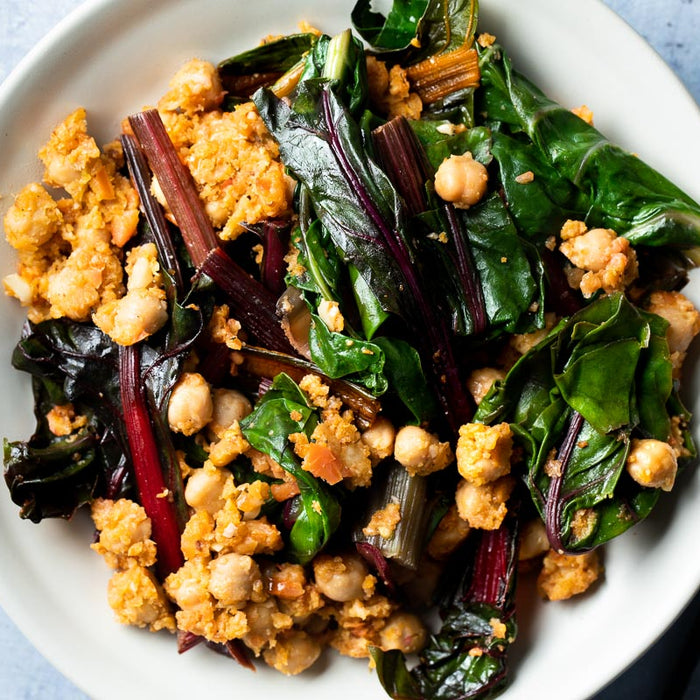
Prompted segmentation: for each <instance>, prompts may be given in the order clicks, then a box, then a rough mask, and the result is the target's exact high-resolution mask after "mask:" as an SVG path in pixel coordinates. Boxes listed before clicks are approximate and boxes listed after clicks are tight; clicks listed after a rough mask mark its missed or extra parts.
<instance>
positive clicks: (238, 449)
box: [209, 421, 250, 467]
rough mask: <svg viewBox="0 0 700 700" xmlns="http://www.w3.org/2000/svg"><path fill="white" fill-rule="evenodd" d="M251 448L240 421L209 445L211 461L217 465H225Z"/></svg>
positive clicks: (235, 422)
mask: <svg viewBox="0 0 700 700" xmlns="http://www.w3.org/2000/svg"><path fill="white" fill-rule="evenodd" d="M249 448H250V445H249V444H248V441H247V440H246V439H245V437H243V431H242V430H241V426H240V424H239V423H238V421H234V422H233V423H232V424H231V425H230V426H229V427H228V428H226V430H224V431H223V432H222V433H221V434H220V435H219V440H218V441H217V442H212V443H211V445H210V447H209V461H210V462H211V463H212V464H213V465H214V466H215V467H225V466H226V465H228V464H231V462H233V460H234V459H237V458H238V457H239V456H240V455H242V454H243V453H244V452H245V451H246V450H248V449H249Z"/></svg>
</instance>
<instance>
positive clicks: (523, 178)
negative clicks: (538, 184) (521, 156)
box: [515, 170, 535, 185]
mask: <svg viewBox="0 0 700 700" xmlns="http://www.w3.org/2000/svg"><path fill="white" fill-rule="evenodd" d="M534 179H535V173H533V172H532V170H527V171H526V172H524V173H521V174H520V175H518V176H517V177H516V178H515V181H516V182H517V183H518V184H519V185H527V184H529V183H531V182H532V181H533V180H534Z"/></svg>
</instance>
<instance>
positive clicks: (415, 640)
mask: <svg viewBox="0 0 700 700" xmlns="http://www.w3.org/2000/svg"><path fill="white" fill-rule="evenodd" d="M427 636H428V634H427V632H426V629H425V625H423V623H422V622H421V620H420V618H419V617H418V616H416V615H413V614H412V613H407V612H402V611H399V612H395V613H393V614H392V615H391V617H389V619H388V620H387V621H386V624H385V625H384V627H382V629H381V631H380V632H379V646H380V647H381V648H382V650H383V651H389V650H390V649H398V650H399V651H402V652H403V653H404V654H414V653H415V652H417V651H420V650H421V649H422V648H423V647H424V646H425V642H426V639H427Z"/></svg>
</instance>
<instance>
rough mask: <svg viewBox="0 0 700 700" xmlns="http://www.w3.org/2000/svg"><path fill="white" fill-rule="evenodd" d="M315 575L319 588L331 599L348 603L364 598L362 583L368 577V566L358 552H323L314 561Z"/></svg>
mask: <svg viewBox="0 0 700 700" xmlns="http://www.w3.org/2000/svg"><path fill="white" fill-rule="evenodd" d="M313 569H314V577H315V579H316V586H317V587H318V590H319V591H320V592H321V593H322V594H323V595H325V596H326V597H327V598H330V599H331V600H335V601H337V602H339V603H347V602H348V601H349V600H354V599H355V598H362V597H363V595H364V589H363V586H362V584H363V583H364V580H365V578H366V577H367V573H368V571H367V566H366V565H365V563H364V561H363V560H362V559H361V557H359V556H358V555H356V554H344V555H342V556H335V557H333V556H330V555H329V554H321V555H319V556H317V557H316V558H315V559H314V561H313Z"/></svg>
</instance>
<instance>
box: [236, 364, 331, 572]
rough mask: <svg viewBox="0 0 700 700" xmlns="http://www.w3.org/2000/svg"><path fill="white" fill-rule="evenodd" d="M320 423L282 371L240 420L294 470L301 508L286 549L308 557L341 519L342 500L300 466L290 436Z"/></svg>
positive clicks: (249, 436) (250, 436)
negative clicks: (247, 413) (248, 413)
mask: <svg viewBox="0 0 700 700" xmlns="http://www.w3.org/2000/svg"><path fill="white" fill-rule="evenodd" d="M317 423H318V416H317V415H316V411H315V410H314V409H313V408H311V407H310V406H309V404H308V401H307V399H306V396H305V395H304V393H303V392H302V391H301V389H299V387H298V386H297V385H296V383H295V382H294V381H293V380H292V379H291V378H290V377H289V376H288V375H286V374H278V375H277V376H276V377H275V379H274V380H273V382H272V387H271V388H270V389H269V390H268V391H267V392H266V393H265V395H264V396H263V397H262V399H260V401H259V402H258V404H257V405H256V406H255V410H254V411H253V412H252V413H251V414H250V415H249V416H248V417H247V418H245V419H244V420H243V421H241V429H242V431H243V435H244V436H245V438H246V440H248V442H249V443H250V444H251V445H252V446H253V447H254V448H255V449H256V450H260V452H264V453H265V454H267V455H269V456H270V457H272V459H274V460H275V461H276V462H277V463H278V464H280V465H281V466H282V467H283V468H284V469H285V470H287V471H288V472H289V473H290V474H292V475H293V476H294V477H295V478H296V480H297V483H298V484H299V490H300V494H299V499H300V509H299V512H298V515H297V518H296V521H295V523H294V525H293V527H292V529H291V532H290V533H289V554H290V556H292V557H294V558H295V559H296V560H297V561H299V562H300V563H302V564H306V563H307V562H309V561H310V560H311V559H312V558H313V557H314V556H315V555H316V553H317V552H319V551H320V550H321V549H322V548H323V546H324V545H325V544H326V543H327V542H328V540H329V538H330V537H331V535H332V534H333V533H334V532H335V530H336V528H337V527H338V524H339V523H340V505H339V503H338V500H337V499H336V497H335V496H334V495H333V494H332V493H331V490H330V489H329V488H327V487H326V486H324V485H323V484H321V482H320V481H319V480H318V479H316V478H315V477H314V476H312V475H311V474H310V473H309V472H307V471H304V470H303V469H302V468H301V463H300V461H299V458H298V457H297V456H296V455H295V454H294V450H293V446H292V444H291V443H290V442H289V435H291V434H292V433H304V434H306V435H307V437H310V436H311V433H312V432H313V429H314V427H315V426H316V424H317Z"/></svg>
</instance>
